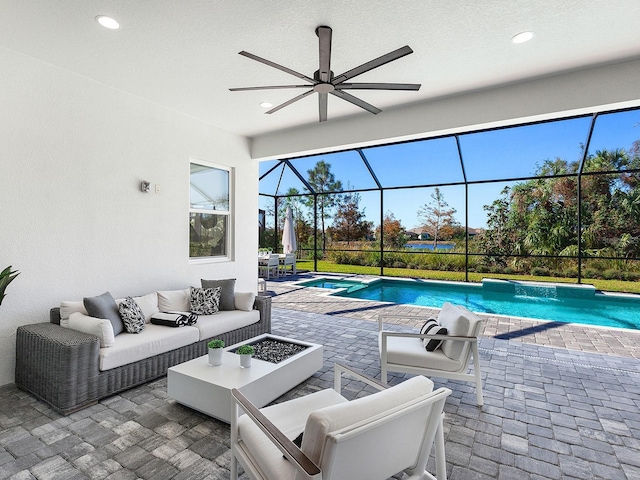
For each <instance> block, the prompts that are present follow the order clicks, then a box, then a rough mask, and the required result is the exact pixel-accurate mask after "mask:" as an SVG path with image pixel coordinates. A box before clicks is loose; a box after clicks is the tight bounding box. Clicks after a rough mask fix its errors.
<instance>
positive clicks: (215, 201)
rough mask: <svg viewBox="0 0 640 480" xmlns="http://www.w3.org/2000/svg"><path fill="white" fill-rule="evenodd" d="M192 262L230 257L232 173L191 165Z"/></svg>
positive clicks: (201, 165)
mask: <svg viewBox="0 0 640 480" xmlns="http://www.w3.org/2000/svg"><path fill="white" fill-rule="evenodd" d="M190 168H191V171H190V175H189V183H190V188H189V258H210V257H216V258H220V257H226V258H228V257H229V256H230V217H231V201H230V198H231V196H230V191H231V170H230V169H229V168H226V167H219V166H217V167H213V166H210V165H205V164H202V163H195V162H191V164H190Z"/></svg>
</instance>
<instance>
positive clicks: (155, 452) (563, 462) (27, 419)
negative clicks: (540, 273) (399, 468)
mask: <svg viewBox="0 0 640 480" xmlns="http://www.w3.org/2000/svg"><path fill="white" fill-rule="evenodd" d="M308 278H310V276H309V275H304V276H300V277H298V278H291V277H287V278H285V279H279V280H274V281H269V282H268V289H269V290H268V293H267V294H268V295H271V296H272V297H273V302H274V307H273V310H272V323H271V326H272V333H274V334H276V335H281V336H285V337H290V338H294V339H300V340H306V341H310V342H313V343H318V344H322V345H323V356H324V363H323V366H322V368H321V369H320V370H319V371H318V372H316V373H315V374H314V375H313V376H312V377H310V378H309V379H307V380H305V381H304V382H302V383H301V384H300V385H298V386H296V387H294V388H293V389H292V390H291V391H289V392H287V393H286V394H285V395H283V396H282V397H280V398H279V399H277V400H276V402H280V401H283V400H287V399H291V398H297V397H300V396H303V395H307V394H309V393H311V392H315V391H318V390H320V389H325V388H331V387H332V386H333V365H334V362H340V363H343V364H345V365H348V366H350V367H352V368H355V369H357V370H360V371H363V372H365V373H367V374H369V375H371V376H374V377H378V378H379V376H380V365H379V357H378V346H377V341H378V335H377V330H378V327H377V324H376V322H375V320H377V316H378V314H379V313H391V314H397V313H399V314H407V313H410V314H413V313H418V314H422V315H424V314H425V313H426V314H427V315H428V314H429V313H431V310H430V309H424V308H420V307H407V306H398V305H393V306H390V305H385V304H382V303H379V302H370V301H364V302H361V301H354V300H351V299H344V298H334V297H327V296H326V295H323V294H322V292H321V291H319V289H311V288H306V289H305V288H300V287H298V286H296V285H295V284H294V283H295V281H297V280H302V279H308ZM433 313H435V312H433ZM486 323H487V325H486V326H485V330H484V333H483V336H482V337H481V338H480V340H479V345H478V350H479V356H480V363H481V364H482V379H483V385H484V406H482V407H478V406H477V405H476V397H475V390H474V388H473V384H471V383H469V382H462V381H457V380H446V379H441V378H434V382H435V384H436V385H437V386H438V387H448V388H450V389H451V390H452V393H451V395H450V396H449V397H448V398H447V401H446V403H445V412H446V415H445V420H444V436H445V451H446V463H447V475H448V478H450V479H452V480H493V479H498V480H543V479H550V480H584V479H606V480H618V479H619V480H640V455H638V452H640V360H639V359H638V358H637V357H638V352H639V351H640V347H639V345H640V334H639V333H638V332H635V331H625V330H611V329H606V328H594V327H588V326H580V325H565V324H562V325H557V324H549V323H545V322H539V321H531V320H523V319H507V318H504V317H491V316H489V317H488V321H487V322H486ZM387 328H388V329H390V330H403V329H406V328H407V326H406V325H387ZM630 357H635V358H630ZM409 376H410V375H408V374H400V373H397V372H391V373H390V375H389V378H388V380H389V383H390V384H392V385H396V384H398V383H400V382H402V381H404V380H405V379H406V378H408V377H409ZM344 386H345V388H344V389H343V394H344V395H345V396H347V397H348V398H349V399H353V398H357V397H360V396H364V395H368V394H371V393H372V390H371V389H370V388H367V387H365V386H364V385H363V384H360V383H359V382H357V381H351V382H348V383H345V384H344ZM229 438H230V431H229V425H227V424H225V423H223V422H221V421H219V420H216V419H214V418H210V417H207V416H206V415H205V414H203V413H200V412H197V411H195V410H192V409H190V408H188V407H185V406H182V405H180V404H178V403H177V402H176V401H175V400H173V399H171V398H169V397H168V396H167V378H166V377H162V378H159V379H157V380H155V381H152V382H149V383H147V384H144V385H141V386H138V387H135V388H132V389H130V390H127V391H125V392H121V393H120V394H117V395H113V396H111V397H109V398H105V399H103V400H101V401H100V402H99V403H98V404H97V405H93V406H91V407H88V408H85V409H83V410H80V411H78V412H75V413H73V414H71V415H69V416H66V417H65V416H62V415H60V414H58V413H57V412H55V411H53V410H52V409H51V408H50V407H48V406H47V405H46V404H45V403H43V402H41V401H39V400H38V399H36V398H35V397H33V396H32V395H30V394H28V393H26V392H23V391H21V390H19V389H18V388H17V387H16V386H15V385H13V384H12V385H5V386H2V387H0V467H1V468H0V480H5V479H8V480H35V479H38V480H58V479H65V480H87V479H90V480H140V479H144V480H169V479H171V480H225V479H227V480H228V479H229V475H230V472H229V463H230V450H229V448H230V441H229ZM434 463H435V462H434V461H433V458H431V459H430V461H429V467H428V468H429V470H430V471H433V468H434ZM406 478H407V477H406V475H403V474H397V475H394V476H393V477H392V479H390V480H404V479H406ZM240 480H248V478H247V476H246V475H242V476H241V477H240Z"/></svg>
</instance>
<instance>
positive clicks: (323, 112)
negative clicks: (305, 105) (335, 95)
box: [318, 93, 329, 122]
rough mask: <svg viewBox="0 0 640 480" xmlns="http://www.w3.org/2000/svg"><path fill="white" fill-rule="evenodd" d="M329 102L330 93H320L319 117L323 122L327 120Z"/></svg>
mask: <svg viewBox="0 0 640 480" xmlns="http://www.w3.org/2000/svg"><path fill="white" fill-rule="evenodd" d="M328 102H329V94H328V93H319V94H318V109H319V117H320V121H321V122H326V121H327V103H328Z"/></svg>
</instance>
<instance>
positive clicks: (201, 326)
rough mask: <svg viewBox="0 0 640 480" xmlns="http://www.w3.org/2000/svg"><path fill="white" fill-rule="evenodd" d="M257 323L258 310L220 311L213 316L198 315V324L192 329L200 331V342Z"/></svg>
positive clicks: (258, 318)
mask: <svg viewBox="0 0 640 480" xmlns="http://www.w3.org/2000/svg"><path fill="white" fill-rule="evenodd" d="M259 321H260V312H259V311H258V310H251V311H250V312H245V311H242V310H221V311H219V312H218V313H216V314H215V315H198V322H197V323H196V324H195V325H194V326H193V327H195V328H197V329H198V330H199V331H200V340H204V339H206V338H211V337H215V336H216V335H220V334H221V333H226V332H230V331H231V330H235V329H237V328H242V327H246V326H247V325H253V324H254V323H257V322H259Z"/></svg>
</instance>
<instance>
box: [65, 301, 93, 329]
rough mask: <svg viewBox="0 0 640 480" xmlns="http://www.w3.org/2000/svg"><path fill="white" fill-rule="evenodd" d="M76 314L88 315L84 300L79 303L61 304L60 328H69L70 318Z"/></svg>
mask: <svg viewBox="0 0 640 480" xmlns="http://www.w3.org/2000/svg"><path fill="white" fill-rule="evenodd" d="M76 312H80V313H82V314H83V315H88V314H87V309H86V308H84V303H83V302H82V300H79V301H77V302H60V326H62V327H65V328H69V316H71V314H72V313H76Z"/></svg>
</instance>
